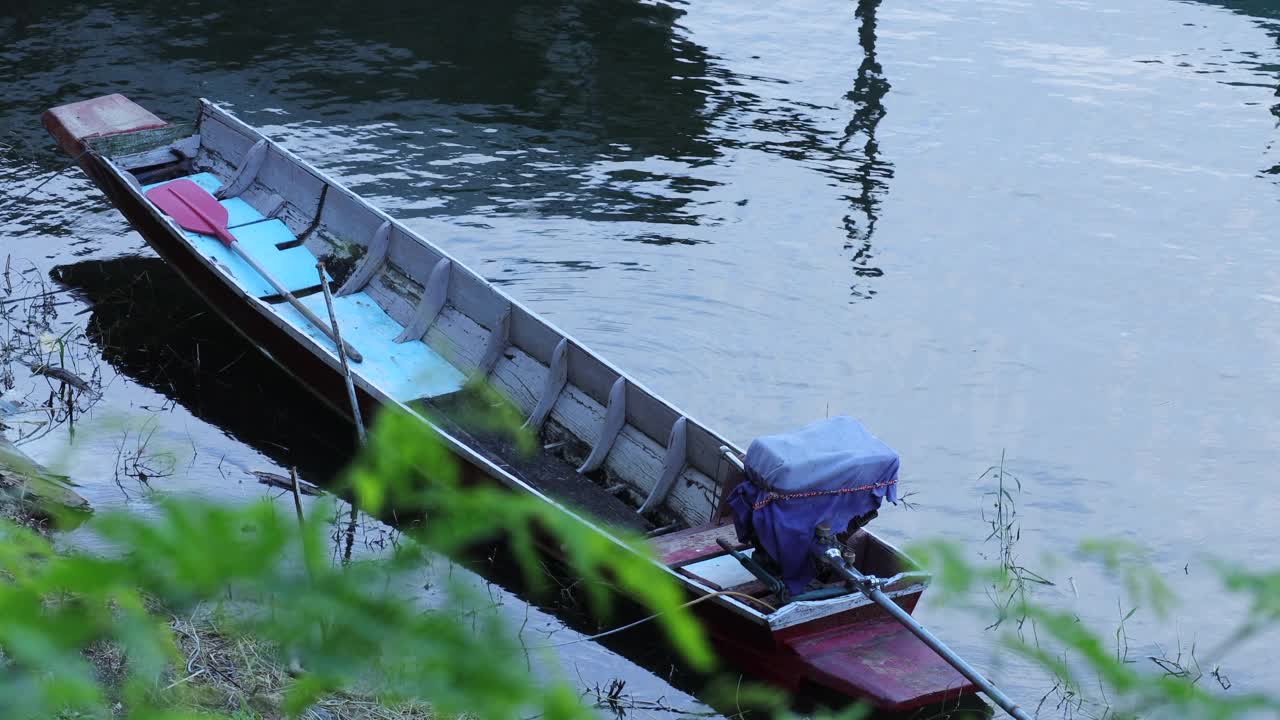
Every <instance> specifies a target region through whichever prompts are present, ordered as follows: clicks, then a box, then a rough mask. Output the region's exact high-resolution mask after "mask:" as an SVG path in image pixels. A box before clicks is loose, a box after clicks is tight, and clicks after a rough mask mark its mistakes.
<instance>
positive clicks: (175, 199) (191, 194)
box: [147, 178, 364, 362]
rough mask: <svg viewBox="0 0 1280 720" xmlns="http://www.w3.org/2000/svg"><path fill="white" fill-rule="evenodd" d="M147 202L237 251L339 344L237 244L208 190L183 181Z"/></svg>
mask: <svg viewBox="0 0 1280 720" xmlns="http://www.w3.org/2000/svg"><path fill="white" fill-rule="evenodd" d="M147 199H148V200H150V201H151V202H153V203H155V206H156V207H158V208H160V210H161V211H163V212H164V214H166V215H168V216H169V217H171V218H173V221H174V222H176V223H178V225H179V226H180V227H182V229H184V230H190V231H191V232H194V233H200V234H201V235H213V236H214V237H216V238H218V239H219V240H221V241H222V243H223V244H224V245H226V246H227V247H229V248H231V249H232V250H233V251H235V253H236V254H237V255H239V256H240V257H241V258H243V259H244V261H245V262H246V263H249V266H250V267H252V268H253V269H254V270H256V271H257V272H258V274H259V275H261V276H262V277H264V278H266V280H267V282H268V283H270V284H271V287H273V288H275V291H276V292H277V293H279V294H280V296H281V297H283V298H284V299H285V300H287V301H289V304H290V305H292V306H293V307H294V308H295V309H297V311H298V312H300V313H302V316H303V317H305V318H306V319H307V320H309V321H310V322H311V324H312V325H315V326H316V327H318V328H320V330H321V331H322V332H323V333H324V334H325V335H327V336H329V339H330V340H333V341H334V343H337V342H339V340H338V339H337V338H336V337H335V336H334V332H333V329H332V328H330V327H329V326H328V325H326V324H325V323H324V322H323V321H322V320H320V318H318V317H316V315H315V313H313V312H311V310H309V309H308V308H307V306H306V305H303V304H302V303H301V302H299V301H298V298H296V297H294V296H293V293H291V292H289V291H288V290H287V289H285V287H284V286H283V285H281V284H280V282H279V281H278V280H276V279H275V278H274V277H272V276H271V273H268V272H267V271H266V269H265V268H263V267H262V266H261V265H259V264H258V261H257V260H254V259H253V258H252V257H250V256H249V254H248V253H246V252H245V251H244V249H242V248H241V247H240V243H238V242H236V238H235V236H234V235H232V234H231V231H230V230H228V229H227V209H226V208H224V207H222V204H221V203H219V202H218V200H217V199H216V198H214V197H213V196H212V195H210V194H209V193H207V192H205V190H204V188H202V187H200V186H199V185H197V184H195V183H193V182H191V181H190V180H187V179H186V178H183V179H181V180H174V181H173V182H169V183H165V184H164V185H161V186H160V187H158V188H153V189H151V190H148V191H147ZM341 342H342V346H343V347H344V348H345V349H346V351H347V356H348V357H350V358H351V359H352V360H355V361H356V362H361V361H362V360H363V359H364V358H362V357H361V356H360V353H358V352H356V349H355V348H354V347H352V346H351V343H348V342H346V341H345V340H344V341H341Z"/></svg>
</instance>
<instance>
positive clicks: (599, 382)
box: [569, 343, 619, 405]
mask: <svg viewBox="0 0 1280 720" xmlns="http://www.w3.org/2000/svg"><path fill="white" fill-rule="evenodd" d="M618 377H619V376H618V373H617V371H615V370H614V369H613V368H611V367H609V366H608V365H606V364H605V363H604V362H603V361H601V360H600V358H598V357H596V356H595V355H594V354H592V353H590V352H588V351H586V350H584V349H582V348H581V347H579V346H578V345H577V344H575V343H570V344H569V382H570V383H572V384H573V385H576V386H578V387H579V388H581V389H582V391H583V392H585V393H586V394H587V395H589V396H591V397H592V398H594V399H595V401H596V402H598V403H600V404H601V405H603V404H605V403H606V402H608V398H609V392H610V391H611V390H612V389H613V384H614V383H615V382H617V380H618Z"/></svg>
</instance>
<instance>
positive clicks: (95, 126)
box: [41, 95, 168, 157]
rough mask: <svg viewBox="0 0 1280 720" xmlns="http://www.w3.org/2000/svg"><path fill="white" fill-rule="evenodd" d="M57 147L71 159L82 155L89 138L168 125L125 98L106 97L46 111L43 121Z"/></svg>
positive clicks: (117, 96)
mask: <svg viewBox="0 0 1280 720" xmlns="http://www.w3.org/2000/svg"><path fill="white" fill-rule="evenodd" d="M41 122H43V123H44V127H45V129H46V130H48V131H49V134H50V135H52V136H53V137H54V139H56V140H57V141H58V146H59V147H61V148H62V150H63V151H64V152H66V153H67V154H68V155H71V156H72V157H77V156H79V155H80V153H81V152H83V150H84V148H83V142H84V140H85V139H86V138H91V137H102V136H103V135H116V134H119V133H126V132H133V131H135V130H150V129H152V128H158V127H164V126H165V125H168V123H166V122H165V121H163V120H161V119H160V118H158V117H156V116H155V115H152V114H151V113H150V112H149V111H147V110H146V109H145V108H143V107H142V106H141V105H136V104H134V102H133V101H131V100H130V99H129V98H127V97H125V96H123V95H103V96H102V97H96V98H92V99H89V100H81V101H80V102H74V103H70V104H68V105H60V106H58V107H56V108H52V109H50V110H46V111H45V113H44V116H43V117H42V118H41Z"/></svg>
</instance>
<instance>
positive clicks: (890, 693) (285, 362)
mask: <svg viewBox="0 0 1280 720" xmlns="http://www.w3.org/2000/svg"><path fill="white" fill-rule="evenodd" d="M147 116H149V113H148V114H147ZM139 117H140V119H141V120H143V121H147V117H145V116H139ZM150 117H154V116H150ZM135 119H136V118H135ZM148 122H149V121H148ZM46 124H47V125H48V124H49V122H48V120H46ZM151 127H154V125H151ZM50 130H51V132H53V131H54V128H52V127H51V128H50ZM116 131H118V132H127V131H128V128H121V129H118V130H116ZM54 135H55V137H57V139H58V141H59V143H60V144H61V145H62V146H63V147H64V149H67V151H68V152H69V153H71V152H72V150H74V149H76V148H78V147H81V145H80V144H79V143H80V142H82V140H83V138H81V137H68V136H67V135H66V134H65V133H62V134H61V135H60V134H59V133H58V132H54ZM74 156H75V157H76V158H77V160H78V162H79V163H80V165H81V167H82V168H83V169H84V171H85V172H86V174H87V175H88V176H89V177H90V178H91V179H92V180H93V181H94V182H95V184H97V185H98V187H99V188H100V189H101V190H102V191H103V192H104V194H106V196H107V197H108V199H109V200H110V201H111V203H112V204H113V205H115V207H116V208H117V209H119V210H120V212H121V213H122V214H123V215H124V216H125V218H126V219H127V220H128V221H129V223H130V224H131V225H132V226H133V227H134V228H135V229H136V230H137V231H138V232H139V233H140V234H141V235H142V236H143V238H144V239H145V240H146V241H147V243H148V244H149V245H150V246H151V247H152V248H153V249H154V250H155V252H156V253H157V254H158V255H159V256H160V257H161V258H162V259H163V260H164V261H165V262H166V263H167V264H168V265H169V266H170V267H171V268H173V269H174V270H175V271H176V272H177V273H178V274H179V275H180V276H181V277H182V278H183V279H184V280H185V281H186V283H187V284H188V285H190V287H191V288H192V289H193V290H194V291H195V292H196V293H197V294H198V295H199V296H200V297H201V299H202V300H203V301H204V302H205V303H206V304H207V305H208V306H209V307H210V308H211V309H212V310H214V311H215V312H216V313H217V314H218V315H219V316H221V317H222V318H223V319H224V320H225V321H226V322H228V323H229V324H230V325H231V327H232V328H234V329H235V330H236V332H238V333H239V334H241V335H242V336H244V337H245V338H246V339H247V340H248V341H249V342H250V343H251V344H253V345H254V346H255V347H257V348H259V349H260V350H261V351H262V352H263V353H264V354H266V355H267V356H268V357H269V358H271V359H272V360H273V361H274V362H275V363H277V364H278V365H279V366H280V367H281V368H282V369H283V370H284V371H285V372H286V373H287V374H289V375H290V376H292V377H293V378H295V379H296V380H297V381H298V382H299V383H301V384H302V386H303V387H305V388H307V389H308V390H310V391H311V392H312V393H314V394H315V395H316V396H318V397H319V398H320V399H321V400H322V401H323V402H324V403H325V404H326V405H328V406H329V407H330V408H332V409H333V410H334V411H335V412H337V413H339V414H340V415H342V416H344V417H346V418H347V419H351V417H352V413H351V407H350V405H349V402H348V397H347V389H346V385H345V382H344V379H343V376H342V375H341V374H340V373H339V372H338V371H337V370H336V369H335V368H334V367H333V366H332V365H331V364H330V363H328V362H326V361H325V360H324V359H322V358H321V357H320V356H319V355H317V354H316V353H314V352H312V351H311V350H310V349H309V348H308V347H306V346H305V345H304V344H302V343H300V342H298V340H297V339H296V338H295V337H294V336H292V335H290V334H289V333H288V332H287V331H286V330H285V329H284V328H283V327H281V326H280V325H278V324H277V323H275V322H273V321H272V320H271V319H269V318H268V317H266V315H265V314H264V313H263V312H261V311H260V310H259V309H258V308H257V307H256V306H255V304H254V303H253V302H252V301H250V300H247V299H246V298H245V296H244V295H243V294H241V293H240V292H238V291H237V290H236V289H235V288H234V287H233V286H232V285H230V284H229V283H227V282H226V281H225V279H224V278H223V277H221V276H220V275H219V274H218V273H217V272H216V271H215V270H214V269H213V268H212V266H210V265H209V264H207V263H205V262H204V261H203V260H202V258H201V257H199V255H198V254H197V253H196V252H195V250H194V249H193V248H192V246H191V245H190V244H189V243H188V242H187V241H186V240H185V239H184V238H183V237H182V236H181V235H180V234H179V233H177V232H176V231H175V230H174V228H173V227H172V226H171V225H170V224H169V223H166V222H164V221H163V220H162V219H161V218H160V217H159V216H158V215H157V214H156V213H155V212H154V211H153V209H152V208H151V207H150V206H149V205H148V204H147V203H146V202H145V200H143V199H142V197H141V195H140V194H139V193H137V192H136V191H135V190H134V189H133V188H132V187H130V185H129V184H128V182H127V181H125V180H123V179H122V178H121V177H120V175H118V174H117V173H115V172H114V171H113V170H112V168H111V167H109V166H108V165H107V163H106V162H105V161H104V160H103V159H102V158H101V157H99V156H98V155H97V154H95V153H93V152H84V151H83V150H82V149H81V150H80V151H79V152H76V153H74ZM357 397H358V404H359V406H360V410H361V413H362V415H364V416H365V417H373V416H374V415H375V413H376V412H377V411H378V410H379V408H380V407H381V404H382V403H381V401H380V400H379V399H378V398H376V397H374V396H373V395H371V394H369V393H368V392H366V391H365V390H364V389H361V388H357ZM446 445H448V443H446ZM455 454H456V455H457V457H458V459H459V470H460V476H461V478H462V480H463V482H465V483H469V484H495V485H499V486H502V487H508V486H507V485H506V484H504V483H503V482H501V481H500V480H499V479H498V478H497V477H495V476H494V475H493V473H492V471H491V469H490V468H488V467H485V465H484V464H483V462H477V460H476V458H477V457H478V456H476V455H474V454H472V455H467V454H463V453H455ZM542 546H543V547H542V548H541V550H542V552H543V553H544V554H546V555H548V556H549V557H552V558H555V559H562V558H560V553H559V548H558V546H557V545H556V544H555V543H542ZM684 587H685V589H686V592H687V593H688V594H689V597H690V599H698V598H701V597H704V596H705V595H706V594H707V591H706V590H704V589H701V588H698V587H696V586H691V585H689V584H685V586H684ZM919 597H920V592H919V591H916V592H911V593H907V594H904V595H900V596H898V597H897V598H896V599H895V600H896V601H897V602H898V603H899V604H900V605H902V606H903V607H904V608H905V609H906V610H908V611H911V610H912V609H914V607H915V605H916V602H917V601H918V600H919ZM695 608H696V613H697V615H698V616H699V618H700V619H701V621H702V623H703V625H704V627H705V629H706V631H707V632H708V634H709V636H710V638H711V639H712V642H713V644H714V645H715V647H716V648H717V650H718V652H719V654H720V655H721V656H722V657H723V658H724V659H726V660H728V661H729V662H731V663H732V664H733V665H735V666H737V667H739V668H741V669H742V670H744V671H746V672H747V673H748V674H750V675H752V676H755V677H757V678H759V679H761V680H765V681H767V682H769V683H772V684H774V685H777V686H779V687H781V688H783V689H786V690H790V691H802V690H808V689H811V688H821V689H822V690H823V691H824V692H826V693H827V694H830V695H833V696H837V697H844V698H849V699H865V700H868V701H870V702H871V703H873V704H875V705H876V706H878V707H881V708H884V709H890V710H905V709H910V708H916V707H921V706H926V705H931V704H936V703H940V702H949V701H952V700H956V699H958V698H960V697H963V696H966V695H971V694H972V693H973V692H974V688H973V686H972V685H970V684H968V683H967V682H966V681H965V680H964V679H963V678H961V676H959V675H958V674H957V673H955V671H954V670H951V669H950V668H949V666H945V665H942V664H941V663H940V660H939V659H938V658H936V656H934V657H933V658H932V659H931V660H929V659H926V658H924V657H923V656H921V655H920V654H919V649H920V647H923V646H921V645H920V643H919V641H917V640H915V639H914V638H912V637H909V636H908V635H906V634H905V633H906V631H905V630H904V629H902V628H901V627H897V628H896V630H895V629H893V628H888V627H887V626H885V625H884V621H885V619H886V618H887V616H886V615H885V614H884V613H883V611H881V610H880V609H879V608H877V607H875V606H874V605H870V604H863V605H859V606H856V607H852V608H850V609H848V610H846V611H844V612H839V613H836V614H830V615H826V616H823V617H819V618H815V619H813V620H809V621H805V622H800V623H796V624H794V625H791V626H789V627H786V628H782V629H774V628H771V627H769V626H768V625H764V624H761V623H760V622H759V621H758V620H756V619H754V618H751V617H748V616H744V615H743V614H741V613H739V612H736V611H734V610H733V609H732V608H730V607H728V606H726V605H723V604H720V603H717V602H701V603H698V605H696V606H695ZM860 643H861V644H867V645H868V646H874V647H876V648H879V651H878V652H879V653H880V654H879V655H876V656H875V657H870V656H864V655H865V654H864V653H861V652H860ZM895 657H896V659H895ZM886 658H887V659H886ZM913 660H918V661H919V662H916V664H915V665H913V664H912V663H913ZM873 661H874V662H875V663H879V664H878V665H876V666H875V667H873V666H872V664H873ZM895 674H898V675H902V676H903V677H908V676H909V677H914V678H915V681H913V682H902V681H901V680H895V679H894V675H895ZM903 674H905V675H903Z"/></svg>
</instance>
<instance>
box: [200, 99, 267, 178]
mask: <svg viewBox="0 0 1280 720" xmlns="http://www.w3.org/2000/svg"><path fill="white" fill-rule="evenodd" d="M259 139H260V138H258V137H254V136H251V135H250V134H247V133H245V132H243V131H242V129H241V128H237V127H233V126H232V125H230V124H228V123H227V122H226V120H225V119H224V118H222V117H220V116H218V115H216V114H209V113H206V114H204V115H202V116H201V118H200V152H199V153H197V154H196V164H197V165H205V164H207V163H208V162H210V160H209V156H211V155H214V156H217V158H218V159H220V160H221V161H222V162H223V163H225V164H227V165H228V166H230V167H231V168H233V169H234V168H237V167H239V166H240V161H241V160H242V159H243V158H244V156H245V153H247V152H249V148H251V147H253V144H254V143H255V142H257V141H258V140H259ZM215 174H216V173H215ZM224 177H230V175H226V176H224Z"/></svg>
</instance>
